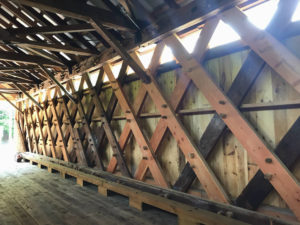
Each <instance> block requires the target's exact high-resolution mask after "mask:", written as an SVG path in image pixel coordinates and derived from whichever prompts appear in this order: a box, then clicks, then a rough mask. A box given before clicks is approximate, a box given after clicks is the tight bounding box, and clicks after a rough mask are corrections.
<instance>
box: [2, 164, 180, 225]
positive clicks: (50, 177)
mask: <svg viewBox="0 0 300 225" xmlns="http://www.w3.org/2000/svg"><path fill="white" fill-rule="evenodd" d="M1 161H2V162H3V160H1ZM0 196H1V197H0V224H1V225H20V224H22V225H23V224H24V225H37V224H39V225H41V224H43V225H46V224H47V225H52V224H55V225H58V224H61V225H62V224H70V225H89V224H91V225H96V224H101V225H112V224H116V225H123V224H124V225H125V224H128V225H129V224H130V225H134V224H139V225H142V224H145V225H147V224H149V225H150V224H151V225H154V224H157V225H159V224H164V225H165V224H168V225H173V224H177V218H176V216H174V215H171V214H168V213H165V212H163V211H160V210H158V209H154V208H149V209H147V210H145V211H143V212H141V211H138V210H136V209H134V208H131V207H129V206H128V200H127V198H125V197H122V196H119V195H113V196H110V197H103V196H101V195H100V194H98V193H97V189H96V187H93V186H88V187H84V188H82V187H80V186H79V185H76V180H75V179H66V180H65V179H63V178H61V177H60V175H59V174H50V173H48V172H47V170H41V169H39V168H38V167H36V166H32V165H30V164H29V163H19V164H17V163H12V164H9V166H0Z"/></svg>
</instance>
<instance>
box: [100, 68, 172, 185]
mask: <svg viewBox="0 0 300 225" xmlns="http://www.w3.org/2000/svg"><path fill="white" fill-rule="evenodd" d="M104 71H105V72H106V74H107V76H108V79H109V81H110V83H111V86H112V88H113V90H114V93H115V95H116V97H117V98H118V101H119V104H120V106H121V108H122V110H123V112H124V113H125V116H126V120H127V122H129V124H130V129H131V131H132V133H133V135H134V136H135V139H136V141H137V143H138V145H139V147H140V149H141V151H142V154H143V157H144V159H146V158H147V160H148V161H149V164H150V165H149V168H150V171H151V174H152V176H153V178H154V180H155V181H156V183H157V184H159V185H160V186H163V187H168V186H169V185H168V183H167V181H166V179H165V177H164V175H163V171H162V169H161V167H160V165H159V162H158V160H157V158H156V156H155V155H154V152H153V150H152V148H151V146H150V143H149V141H148V140H147V138H146V137H145V135H144V133H143V131H142V129H141V127H140V125H139V123H138V122H137V117H136V114H135V112H134V109H133V107H132V106H131V105H130V104H129V103H128V100H127V98H126V96H125V94H124V91H123V89H122V87H121V85H120V83H119V81H118V80H117V79H116V78H115V76H114V74H113V73H112V71H111V68H110V66H109V65H108V64H106V65H104ZM120 140H121V137H120ZM119 144H120V147H121V148H122V147H123V146H122V144H121V143H119Z"/></svg>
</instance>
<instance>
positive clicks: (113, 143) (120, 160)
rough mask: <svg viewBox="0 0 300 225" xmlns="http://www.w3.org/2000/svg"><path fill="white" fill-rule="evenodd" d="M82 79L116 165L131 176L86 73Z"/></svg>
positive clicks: (125, 174)
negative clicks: (88, 90)
mask: <svg viewBox="0 0 300 225" xmlns="http://www.w3.org/2000/svg"><path fill="white" fill-rule="evenodd" d="M83 79H84V80H85V81H86V83H87V85H88V87H89V89H90V91H91V96H92V98H93V102H94V104H95V106H96V109H97V110H96V112H98V116H100V117H101V122H102V125H103V128H104V131H105V134H106V137H107V139H108V141H109V143H110V145H111V147H112V150H113V153H114V154H115V157H116V159H117V161H118V165H119V168H120V170H121V173H122V175H124V176H127V177H131V173H130V171H129V169H128V167H127V165H126V162H125V159H124V156H123V154H122V151H121V148H120V145H119V143H118V141H117V138H116V137H115V135H114V133H113V130H112V128H111V126H110V124H109V119H108V116H107V115H106V112H105V110H104V108H103V106H102V103H101V101H100V99H99V97H98V95H97V92H96V90H95V88H94V87H93V85H92V83H91V81H90V79H89V77H88V76H87V75H86V74H85V75H83Z"/></svg>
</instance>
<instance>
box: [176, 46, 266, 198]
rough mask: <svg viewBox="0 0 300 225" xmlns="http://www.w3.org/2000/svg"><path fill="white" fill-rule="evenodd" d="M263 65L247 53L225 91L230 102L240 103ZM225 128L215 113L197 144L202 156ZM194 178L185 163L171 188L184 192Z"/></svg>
mask: <svg viewBox="0 0 300 225" xmlns="http://www.w3.org/2000/svg"><path fill="white" fill-rule="evenodd" d="M264 65H265V63H264V61H263V60H262V59H261V58H260V57H259V56H257V55H256V54H255V53H254V52H252V51H251V52H250V53H249V55H248V57H247V58H246V60H245V62H244V64H243V65H242V67H241V69H240V71H239V72H238V74H237V76H236V78H235V80H234V81H233V83H232V85H231V87H230V89H229V91H228V93H227V95H228V98H230V99H231V101H232V103H234V104H235V105H237V106H239V105H240V104H241V103H242V101H243V99H244V98H245V96H246V94H247V93H248V91H249V89H250V88H251V86H252V84H253V83H254V81H255V80H256V78H257V77H258V76H259V74H260V72H261V70H262V69H263V67H264ZM225 128H226V124H225V123H224V122H223V120H222V119H221V118H220V117H219V115H218V114H215V115H214V116H213V118H212V119H211V121H210V123H209V124H208V126H207V128H206V129H205V131H204V133H203V135H202V136H201V138H200V142H199V144H198V146H199V149H200V151H201V153H202V155H203V157H205V158H208V157H209V155H210V153H211V152H212V151H213V149H214V147H215V145H216V144H217V141H218V140H219V138H220V137H221V136H222V134H223V132H224V130H225ZM195 178H196V174H195V173H194V172H193V170H192V168H191V167H190V164H189V163H187V164H186V165H185V167H184V169H183V171H182V172H181V174H180V176H179V178H178V180H177V181H176V182H175V184H174V187H173V188H174V189H176V190H179V191H184V192H186V191H187V190H188V189H189V187H190V186H191V185H192V183H193V181H194V179H195Z"/></svg>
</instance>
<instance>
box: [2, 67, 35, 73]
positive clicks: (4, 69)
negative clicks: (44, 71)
mask: <svg viewBox="0 0 300 225" xmlns="http://www.w3.org/2000/svg"><path fill="white" fill-rule="evenodd" d="M37 68H38V67H37V66H33V65H32V66H23V65H22V66H8V67H0V71H1V72H11V71H18V70H34V69H37Z"/></svg>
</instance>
